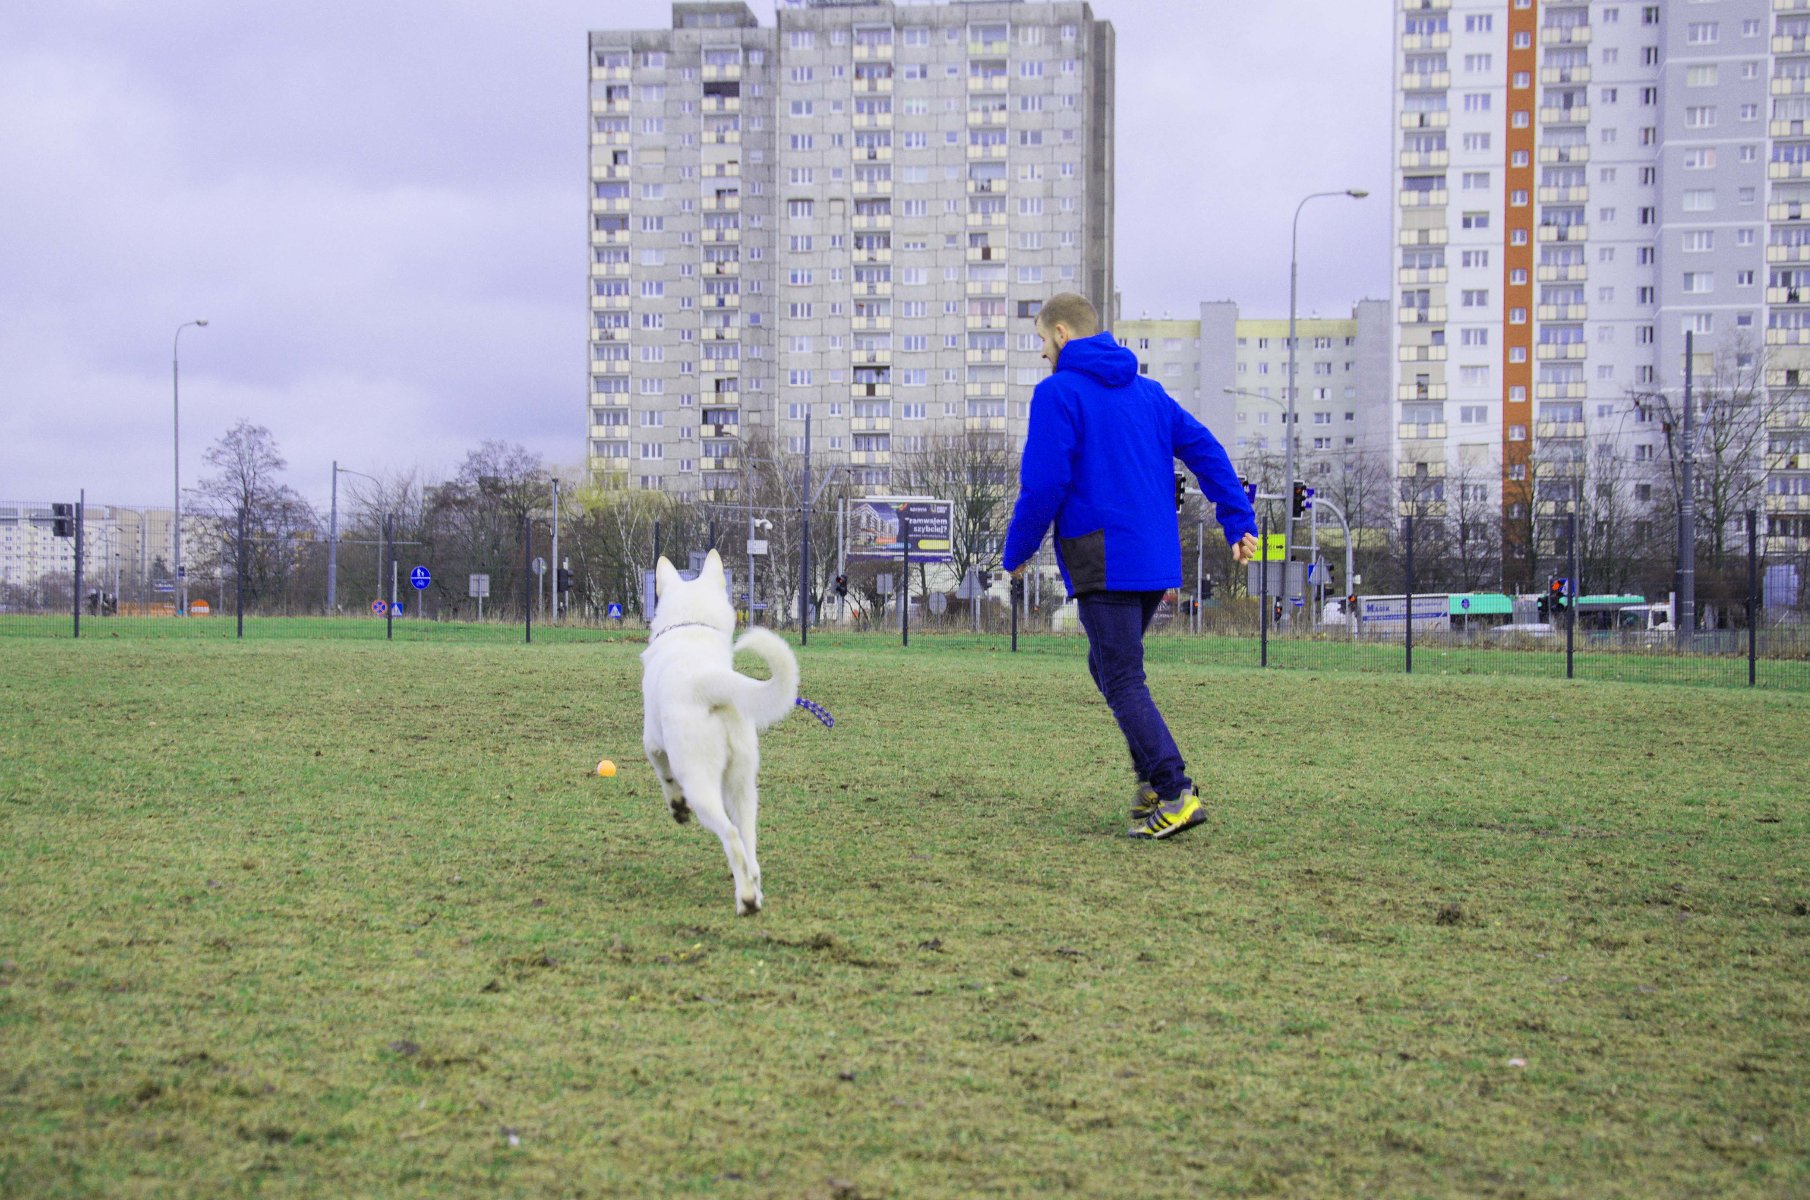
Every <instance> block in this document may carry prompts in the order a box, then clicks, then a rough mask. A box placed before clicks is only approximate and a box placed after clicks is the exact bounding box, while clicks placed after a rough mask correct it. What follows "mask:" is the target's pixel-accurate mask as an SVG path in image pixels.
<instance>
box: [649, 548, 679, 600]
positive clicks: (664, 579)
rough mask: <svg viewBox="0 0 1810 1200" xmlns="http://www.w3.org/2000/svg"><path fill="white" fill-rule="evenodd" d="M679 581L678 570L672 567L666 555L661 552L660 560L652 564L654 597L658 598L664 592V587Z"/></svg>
mask: <svg viewBox="0 0 1810 1200" xmlns="http://www.w3.org/2000/svg"><path fill="white" fill-rule="evenodd" d="M678 582H679V572H678V571H677V570H675V569H674V568H673V565H672V564H671V563H670V562H667V561H666V556H665V555H664V554H662V555H661V556H660V561H659V562H657V563H655V564H654V599H656V600H658V599H659V598H660V597H661V596H664V595H665V594H666V589H667V588H669V587H672V586H673V585H674V584H676V583H678Z"/></svg>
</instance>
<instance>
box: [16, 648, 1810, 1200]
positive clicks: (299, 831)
mask: <svg viewBox="0 0 1810 1200" xmlns="http://www.w3.org/2000/svg"><path fill="white" fill-rule="evenodd" d="M1203 645H1204V643H1199V642H1194V641H1192V640H1183V639H1168V638H1163V639H1157V640H1155V641H1153V643H1152V651H1151V656H1152V665H1151V678H1152V684H1153V687H1154V690H1155V691H1156V693H1157V695H1158V698H1159V701H1160V702H1162V703H1163V705H1164V707H1165V709H1166V711H1167V712H1168V714H1169V717H1170V719H1171V723H1172V725H1173V726H1174V728H1175V730H1176V732H1177V735H1178V738H1179V740H1180V741H1181V742H1182V743H1183V745H1184V747H1185V748H1187V750H1188V751H1189V753H1190V755H1191V758H1192V765H1193V767H1194V771H1195V775H1196V777H1197V779H1198V780H1199V782H1200V783H1201V784H1202V785H1203V791H1206V792H1208V793H1210V794H1211V795H1212V796H1213V797H1214V804H1215V813H1214V817H1213V819H1212V821H1211V822H1210V823H1209V824H1208V825H1207V826H1205V827H1203V828H1201V829H1199V830H1196V831H1193V832H1192V833H1190V834H1188V835H1187V836H1186V837H1184V838H1182V839H1179V840H1177V841H1175V842H1173V843H1165V844H1158V845H1150V844H1140V843H1133V842H1130V841H1129V840H1127V839H1126V838H1124V837H1123V836H1122V830H1123V821H1124V807H1125V801H1126V799H1127V794H1128V786H1127V785H1128V783H1129V777H1128V771H1127V768H1126V767H1125V766H1124V763H1123V750H1122V746H1121V743H1120V741H1119V738H1118V734H1117V730H1116V728H1115V727H1114V726H1113V724H1112V721H1111V718H1110V715H1109V714H1108V713H1107V711H1106V709H1105V707H1104V705H1103V704H1102V703H1101V702H1100V701H1099V700H1098V698H1097V697H1096V696H1094V694H1093V693H1092V688H1091V685H1090V683H1089V681H1088V678H1087V674H1086V670H1085V667H1084V665H1083V662H1082V654H1083V652H1084V645H1083V643H1081V642H1080V641H1079V640H1077V639H1072V638H1068V639H1049V638H1044V639H1033V640H1027V641H1026V643H1025V651H1024V652H1023V653H1021V654H1018V655H1011V654H1009V653H1007V652H1006V650H1005V644H1004V642H1003V640H1002V639H997V638H994V639H978V638H961V637H949V636H946V637H927V636H920V635H914V637H913V639H912V644H911V646H910V647H909V648H901V647H900V646H899V645H898V642H897V638H896V634H895V635H894V636H892V637H881V636H874V637H870V638H861V637H855V636H850V635H830V634H821V633H818V634H813V635H812V637H811V641H810V645H809V647H808V648H806V649H805V650H804V651H803V652H802V654H801V661H802V667H803V687H802V690H803V692H804V694H805V695H806V696H808V697H810V698H811V699H813V700H815V701H817V702H819V703H821V704H823V705H824V706H826V707H827V708H828V709H829V710H830V711H831V712H833V713H834V714H835V716H836V719H837V724H836V728H835V729H834V730H829V729H825V728H823V727H822V726H821V725H819V724H818V723H817V722H815V721H813V720H811V719H810V718H809V717H808V716H806V715H805V714H803V713H798V714H795V715H794V717H793V718H792V719H790V720H788V721H787V722H786V723H784V724H783V725H781V726H779V727H778V728H776V729H775V730H773V731H771V732H770V733H769V734H768V736H767V738H766V739H765V743H764V754H765V764H764V769H763V775H762V782H763V804H762V843H761V844H762V860H763V867H764V871H765V887H766V894H767V901H768V908H767V911H766V912H765V913H764V914H762V915H761V916H760V917H758V918H755V919H738V918H736V917H734V916H733V915H732V914H733V904H732V898H731V893H730V886H729V880H728V871H727V867H726V865H725V863H724V860H723V856H722V852H721V850H720V848H719V846H718V845H717V843H716V841H715V839H714V838H710V837H708V836H707V835H705V834H703V833H701V832H700V831H699V830H698V829H697V827H696V826H695V825H691V826H686V827H683V828H680V827H677V826H674V825H673V824H672V823H671V821H670V820H669V819H668V817H667V816H666V814H665V811H664V806H663V804H662V803H661V801H660V798H659V792H658V788H657V787H656V785H655V784H654V781H653V779H652V777H651V774H650V773H649V771H648V769H647V767H646V765H645V763H644V762H643V761H642V760H641V757H640V753H639V734H640V697H639V691H638V683H639V662H638V660H637V657H636V656H637V654H638V652H639V649H640V644H639V642H638V640H636V639H633V638H623V639H618V640H614V641H598V642H590V643H579V642H555V641H552V640H549V641H547V642H544V643H543V642H542V641H540V640H539V639H538V637H537V642H536V644H535V645H534V646H531V647H523V646H521V645H519V644H513V643H510V642H503V641H480V640H471V641H454V640H450V639H433V640H424V641H416V642H409V643H406V644H404V643H398V644H388V645H386V644H385V643H383V642H380V641H352V640H332V641H313V642H304V641H297V640H282V641H274V640H265V641H254V640H249V639H248V640H247V641H245V642H243V643H237V642H232V641H226V640H218V639H186V640H134V639H128V638H121V639H104V638H103V639H95V640H92V641H90V640H86V639H84V640H83V641H82V642H79V643H72V642H70V641H68V640H49V639H27V638H13V639H4V640H0V756H3V758H0V761H3V762H4V766H3V767H0V1128H4V1130H5V1133H6V1136H5V1137H4V1138H0V1195H4V1196H7V1197H13V1196H18V1197H33V1198H39V1197H66V1196H107V1197H116V1196H117V1197H137V1196H146V1197H149V1196H206V1197H217V1196H422V1197H428V1196H433V1197H445V1196H463V1195H471V1196H587V1197H591V1196H708V1197H716V1196H723V1197H821V1198H839V1200H849V1198H853V1197H899V1198H905V1197H938V1196H951V1197H953V1196H977V1195H993V1196H1043V1195H1050V1194H1072V1195H1077V1196H1089V1197H1120V1196H1122V1197H1153V1196H1183V1195H1234V1196H1243V1195H1252V1196H1256V1195H1277V1196H1300V1197H1324V1196H1347V1195H1377V1196H1427V1197H1445V1196H1537V1197H1573V1196H1575V1197H1586V1196H1587V1197H1604V1196H1625V1197H1650V1196H1706V1197H1707V1196H1713V1197H1725V1196H1778V1197H1787V1196H1802V1195H1804V1194H1806V1193H1810V1099H1807V1097H1810V1049H1807V1047H1810V1009H1806V1006H1805V1003H1804V997H1805V995H1806V994H1807V987H1810V953H1807V951H1810V915H1807V913H1810V907H1807V905H1810V866H1807V864H1806V858H1805V853H1804V850H1805V846H1806V845H1807V844H1810V841H1807V837H1806V834H1807V833H1810V829H1807V821H1806V813H1805V802H1804V794H1805V791H1806V778H1807V776H1806V770H1805V750H1804V747H1805V745H1806V739H1807V735H1810V698H1806V697H1805V696H1804V695H1801V694H1789V693H1779V692H1776V691H1775V692H1766V691H1760V692H1749V691H1746V690H1744V689H1728V690H1722V689H1715V690H1712V689H1706V688H1694V687H1693V688H1684V687H1668V686H1663V685H1656V684H1638V685H1634V684H1618V683H1582V682H1577V683H1570V684H1567V683H1565V682H1563V681H1562V680H1559V681H1553V680H1544V679H1526V678H1515V677H1512V676H1492V675H1436V674H1424V675H1423V674H1421V673H1419V672H1418V667H1419V664H1418V663H1417V673H1416V674H1415V675H1414V676H1412V677H1403V676H1401V675H1399V674H1382V673H1376V674H1371V673H1357V672H1319V671H1313V670H1287V671H1272V672H1257V671H1253V670H1250V669H1249V668H1248V667H1242V666H1226V665H1219V664H1217V663H1215V662H1212V661H1208V660H1209V659H1210V658H1211V654H1210V653H1208V652H1207V651H1205V650H1203V649H1201V647H1202V646H1203ZM604 756H608V757H610V758H612V759H614V760H615V761H616V762H617V764H618V765H619V767H620V768H621V773H620V774H619V775H618V776H617V777H616V778H615V779H611V780H605V779H599V778H597V777H596V776H595V775H593V774H592V773H591V772H592V768H593V767H594V766H595V764H596V762H597V760H598V759H599V758H601V757H604Z"/></svg>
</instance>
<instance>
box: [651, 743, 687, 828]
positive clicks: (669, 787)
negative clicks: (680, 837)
mask: <svg viewBox="0 0 1810 1200" xmlns="http://www.w3.org/2000/svg"><path fill="white" fill-rule="evenodd" d="M647 762H648V765H649V766H651V767H652V768H653V769H654V778H656V779H658V780H659V781H660V794H661V795H663V796H665V797H666V811H667V812H669V813H671V814H672V819H673V820H674V821H676V822H678V823H679V824H680V825H683V824H685V822H687V821H689V820H691V807H690V806H689V805H688V804H686V803H685V792H684V790H683V789H682V788H680V787H679V781H678V780H676V779H674V778H673V775H672V760H671V759H669V758H667V757H666V751H664V750H657V749H651V748H650V749H649V750H648V752H647Z"/></svg>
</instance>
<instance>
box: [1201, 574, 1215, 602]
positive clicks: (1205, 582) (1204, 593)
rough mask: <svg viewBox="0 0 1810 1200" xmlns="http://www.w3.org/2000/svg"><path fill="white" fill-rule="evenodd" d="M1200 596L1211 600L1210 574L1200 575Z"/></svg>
mask: <svg viewBox="0 0 1810 1200" xmlns="http://www.w3.org/2000/svg"><path fill="white" fill-rule="evenodd" d="M1200 598H1201V599H1202V600H1211V599H1212V598H1213V577H1212V576H1211V575H1202V576H1201V577H1200Z"/></svg>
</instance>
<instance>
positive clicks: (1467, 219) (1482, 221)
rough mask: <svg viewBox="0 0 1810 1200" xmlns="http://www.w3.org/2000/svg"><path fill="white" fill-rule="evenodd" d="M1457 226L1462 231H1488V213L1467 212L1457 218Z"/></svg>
mask: <svg viewBox="0 0 1810 1200" xmlns="http://www.w3.org/2000/svg"><path fill="white" fill-rule="evenodd" d="M1459 225H1460V227H1462V228H1464V229H1488V228H1489V213H1487V212H1467V213H1464V214H1462V215H1461V216H1460V217H1459Z"/></svg>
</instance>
